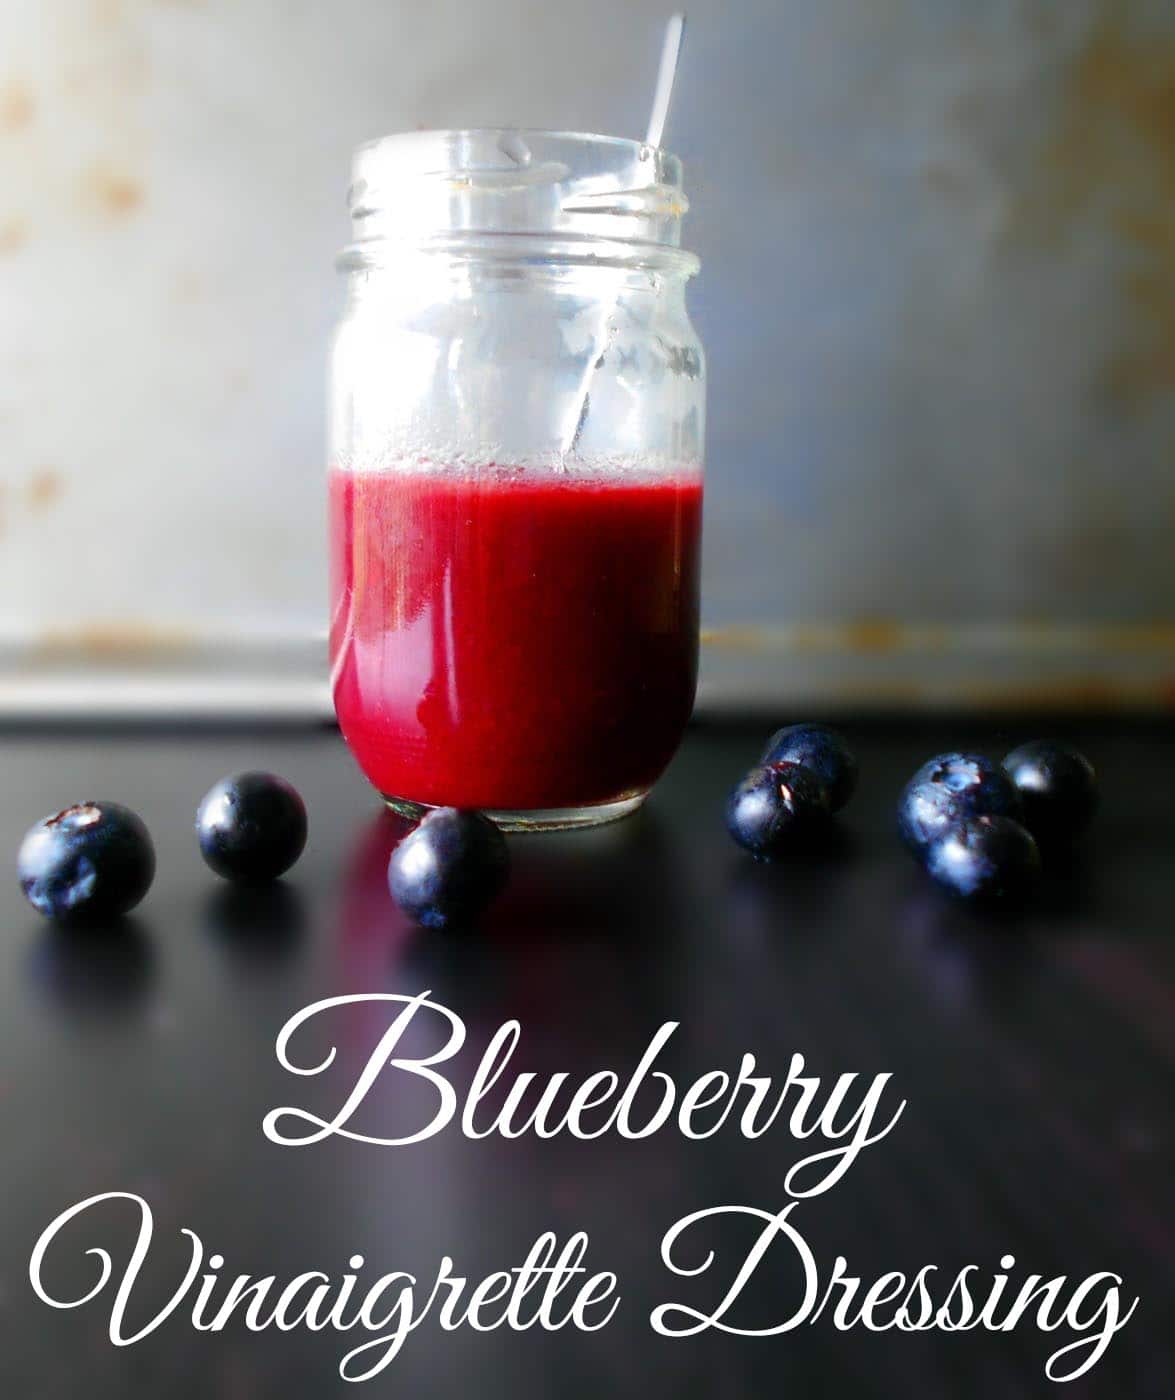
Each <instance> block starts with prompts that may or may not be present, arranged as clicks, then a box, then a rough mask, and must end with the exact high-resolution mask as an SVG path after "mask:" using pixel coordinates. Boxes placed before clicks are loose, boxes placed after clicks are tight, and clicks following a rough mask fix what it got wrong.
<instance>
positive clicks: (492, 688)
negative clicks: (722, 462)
mask: <svg viewBox="0 0 1175 1400" xmlns="http://www.w3.org/2000/svg"><path fill="white" fill-rule="evenodd" d="M701 517H702V482H701V476H700V473H698V472H697V471H695V470H689V469H684V468H683V469H679V470H676V471H673V472H670V473H669V474H654V473H652V472H641V471H639V470H636V469H632V470H623V471H621V470H617V471H614V472H603V471H600V472H595V471H593V472H582V473H581V474H579V475H574V474H572V475H565V474H563V473H561V472H556V471H554V470H551V471H539V470H535V469H533V468H526V469H518V468H510V467H504V466H501V465H498V464H488V465H486V466H482V467H472V468H470V467H460V468H452V469H446V468H441V469H435V470H430V469H429V468H428V467H426V466H416V467H415V468H413V469H409V470H401V469H394V470H393V469H388V470H376V471H356V472H352V471H346V470H341V469H338V468H336V469H334V470H332V471H331V473H330V537H331V556H332V557H331V618H332V623H331V638H330V646H331V674H332V685H333V690H334V702H335V709H336V712H337V714H338V718H339V724H340V727H341V729H342V732H343V735H344V737H345V739H346V741H347V744H348V745H349V747H350V749H351V751H352V753H353V754H354V755H355V757H356V759H357V760H358V762H359V766H360V767H361V768H362V770H363V772H364V773H365V774H366V775H367V777H368V779H369V780H370V781H371V782H372V783H373V784H374V785H375V787H376V788H378V789H379V791H380V792H382V793H383V794H384V795H385V796H387V797H391V798H397V799H401V800H408V801H411V802H417V803H423V804H431V805H444V806H457V807H477V808H483V809H496V810H504V809H512V810H523V809H530V810H534V809H552V808H563V807H579V806H588V805H595V804H600V803H607V802H612V801H617V800H621V799H623V798H625V797H629V796H632V795H635V794H638V793H641V792H643V791H645V790H647V789H648V788H649V787H650V786H651V785H652V784H653V782H655V781H656V779H657V778H658V777H659V776H660V774H661V772H662V770H663V769H664V767H665V766H666V764H667V763H668V762H669V759H670V758H671V756H672V755H673V752H674V750H675V749H676V748H677V745H678V742H679V741H680V739H681V735H682V732H683V730H684V728H685V725H686V722H687V720H688V718H689V715H690V711H691V709H692V706H693V700H694V687H695V683H696V677H697V654H698V593H699V568H700V558H699V555H700V541H701Z"/></svg>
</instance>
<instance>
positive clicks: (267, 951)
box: [203, 880, 307, 968]
mask: <svg viewBox="0 0 1175 1400" xmlns="http://www.w3.org/2000/svg"><path fill="white" fill-rule="evenodd" d="M203 916H204V924H205V928H206V929H207V931H208V934H209V936H210V937H211V938H212V940H213V941H214V942H215V943H216V944H217V945H218V946H219V947H220V948H222V949H224V951H225V953H226V954H228V955H229V956H230V957H231V958H232V959H233V961H234V963H235V964H237V965H239V966H240V967H242V968H250V967H257V968H264V967H272V966H275V965H277V964H280V963H285V962H288V961H290V960H291V959H293V958H294V957H295V956H296V954H297V952H298V950H299V948H300V947H301V945H302V943H303V940H304V938H305V935H306V922H307V920H306V904H305V900H304V899H303V897H302V894H301V892H300V891H299V890H298V889H297V888H296V887H295V886H293V885H290V884H287V883H286V881H284V880H269V881H264V882H261V883H258V884H229V883H225V882H222V881H217V882H216V883H215V884H214V885H212V886H211V887H210V888H209V891H208V894H207V896H206V897H205V900H204V905H203Z"/></svg>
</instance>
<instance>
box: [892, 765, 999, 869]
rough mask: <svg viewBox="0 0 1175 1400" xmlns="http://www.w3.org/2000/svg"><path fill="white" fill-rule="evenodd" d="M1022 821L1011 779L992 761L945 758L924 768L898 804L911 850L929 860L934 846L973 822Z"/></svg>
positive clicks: (900, 820)
mask: <svg viewBox="0 0 1175 1400" xmlns="http://www.w3.org/2000/svg"><path fill="white" fill-rule="evenodd" d="M1021 816H1022V809H1021V806H1020V796H1019V794H1018V793H1017V791H1016V789H1015V787H1014V786H1013V784H1012V780H1011V779H1010V778H1009V777H1008V775H1007V774H1006V773H1005V772H1004V770H1003V769H1002V768H1001V767H1000V766H999V764H998V763H994V762H992V760H991V759H990V758H985V757H984V756H983V755H982V754H974V753H943V754H939V755H938V757H937V758H932V759H930V761H929V762H928V763H924V764H923V765H922V767H921V768H919V769H918V771H917V773H915V774H914V776H913V777H912V778H911V779H910V781H909V782H908V783H907V784H906V789H905V791H904V792H903V793H902V796H901V800H900V801H899V803H898V830H899V831H900V832H901V835H902V839H903V840H904V841H905V843H906V845H907V846H909V848H910V850H911V851H912V852H913V853H914V854H915V855H916V856H918V857H922V856H923V855H925V853H926V851H927V849H928V848H929V846H930V845H931V843H932V842H934V841H936V840H938V838H939V837H940V836H945V835H946V833H947V831H948V830H950V828H951V827H953V826H957V825H958V823H959V822H961V821H967V820H969V819H970V818H972V817H1012V818H1014V819H1015V820H1017V821H1018V820H1019V819H1020V817H1021Z"/></svg>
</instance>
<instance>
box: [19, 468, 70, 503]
mask: <svg viewBox="0 0 1175 1400" xmlns="http://www.w3.org/2000/svg"><path fill="white" fill-rule="evenodd" d="M64 486H65V482H64V481H63V480H62V478H61V474H60V473H59V472H55V471H54V470H53V468H52V467H42V468H41V470H40V471H38V472H34V473H33V475H32V476H31V477H30V478H29V481H28V484H27V485H26V487H25V499H26V500H27V501H28V503H29V505H30V506H32V508H33V509H34V510H47V509H48V508H49V507H50V506H51V505H52V504H53V502H54V501H55V500H56V499H57V498H58V496H60V495H61V492H62V490H63V489H64Z"/></svg>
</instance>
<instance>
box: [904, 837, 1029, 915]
mask: <svg viewBox="0 0 1175 1400" xmlns="http://www.w3.org/2000/svg"><path fill="white" fill-rule="evenodd" d="M926 869H927V871H928V872H929V874H930V876H931V878H932V879H933V880H935V881H936V882H937V883H938V884H939V885H941V886H942V887H943V888H944V889H945V890H948V891H949V892H950V893H951V894H953V895H956V896H958V897H959V898H960V899H965V900H967V901H969V902H974V903H977V904H988V903H990V904H1003V903H1014V902H1015V901H1017V900H1019V899H1022V898H1023V897H1024V896H1025V895H1026V894H1028V893H1029V891H1030V890H1031V889H1032V887H1033V886H1034V885H1035V884H1036V882H1037V880H1038V879H1039V877H1040V851H1039V850H1038V848H1037V845H1036V842H1035V841H1034V840H1033V838H1032V833H1031V832H1030V831H1029V830H1028V828H1027V827H1025V826H1021V824H1020V823H1019V822H1017V821H1013V820H1012V818H1011V817H974V818H971V819H970V820H968V821H962V822H959V823H958V825H957V826H954V827H952V828H951V829H950V830H949V831H948V832H947V833H946V834H945V835H944V836H940V837H939V838H938V840H936V841H935V842H933V843H932V844H931V846H930V848H929V849H928V850H927V852H926Z"/></svg>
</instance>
